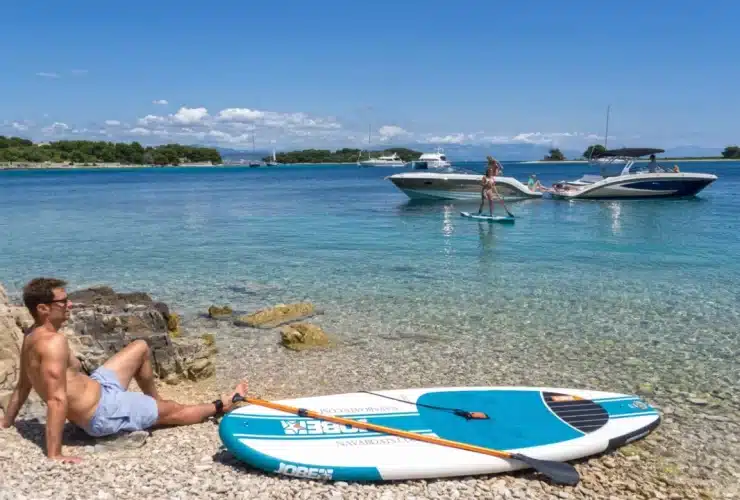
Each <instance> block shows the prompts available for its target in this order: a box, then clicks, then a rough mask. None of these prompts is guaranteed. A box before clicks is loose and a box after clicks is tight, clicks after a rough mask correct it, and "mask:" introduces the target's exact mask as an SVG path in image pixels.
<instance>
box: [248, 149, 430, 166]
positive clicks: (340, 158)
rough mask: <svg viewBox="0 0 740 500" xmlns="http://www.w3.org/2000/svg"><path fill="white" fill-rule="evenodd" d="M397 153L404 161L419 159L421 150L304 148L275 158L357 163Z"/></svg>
mask: <svg viewBox="0 0 740 500" xmlns="http://www.w3.org/2000/svg"><path fill="white" fill-rule="evenodd" d="M393 153H395V154H397V155H398V156H399V157H400V158H401V159H402V160H403V161H406V162H408V161H412V160H418V159H419V156H421V152H420V151H414V150H413V149H407V148H389V149H384V150H383V151H365V150H362V149H352V148H343V149H337V150H336V151H330V150H328V149H304V150H301V151H290V152H287V153H278V154H276V155H275V159H276V160H277V161H278V163H355V162H357V161H362V160H367V159H368V157H372V158H377V157H378V156H380V155H384V156H385V155H392V154H393ZM262 160H263V161H271V160H272V156H266V157H264V158H262Z"/></svg>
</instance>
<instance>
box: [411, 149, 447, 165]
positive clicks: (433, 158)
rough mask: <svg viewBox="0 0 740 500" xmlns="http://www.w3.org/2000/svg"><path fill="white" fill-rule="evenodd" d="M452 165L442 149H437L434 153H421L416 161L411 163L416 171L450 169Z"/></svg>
mask: <svg viewBox="0 0 740 500" xmlns="http://www.w3.org/2000/svg"><path fill="white" fill-rule="evenodd" d="M451 166H452V163H450V161H449V160H448V159H447V156H446V155H445V154H444V151H443V150H442V148H437V149H436V150H435V151H434V153H423V154H422V155H421V156H419V159H418V160H415V161H414V162H413V167H414V168H415V169H416V170H428V169H440V168H450V167H451Z"/></svg>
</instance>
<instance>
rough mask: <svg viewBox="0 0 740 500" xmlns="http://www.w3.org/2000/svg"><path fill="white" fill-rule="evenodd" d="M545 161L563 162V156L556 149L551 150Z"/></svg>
mask: <svg viewBox="0 0 740 500" xmlns="http://www.w3.org/2000/svg"><path fill="white" fill-rule="evenodd" d="M544 159H545V161H563V160H565V155H564V154H563V152H562V151H560V149H558V148H553V149H551V150H550V154H548V155H546V156H545V158H544Z"/></svg>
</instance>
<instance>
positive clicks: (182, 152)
mask: <svg viewBox="0 0 740 500" xmlns="http://www.w3.org/2000/svg"><path fill="white" fill-rule="evenodd" d="M46 161H49V162H54V163H61V162H72V163H104V162H105V163H116V162H117V163H122V164H129V165H141V164H152V163H156V164H159V165H178V164H180V163H181V162H183V161H185V162H204V161H210V162H212V163H213V164H219V163H221V162H222V160H221V155H220V154H219V152H218V150H216V149H215V148H204V147H195V146H183V145H180V144H166V145H162V146H154V147H151V146H150V147H146V148H145V147H143V146H142V145H141V144H139V143H138V142H132V143H130V144H126V143H113V142H105V141H55V142H51V143H49V144H44V145H36V144H34V143H33V142H31V141H29V140H28V139H21V138H19V137H4V136H0V162H13V163H15V162H33V163H40V162H46Z"/></svg>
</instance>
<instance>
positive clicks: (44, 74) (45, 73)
mask: <svg viewBox="0 0 740 500" xmlns="http://www.w3.org/2000/svg"><path fill="white" fill-rule="evenodd" d="M36 76H40V77H42V78H59V73H53V72H50V71H39V72H38V73H36Z"/></svg>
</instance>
